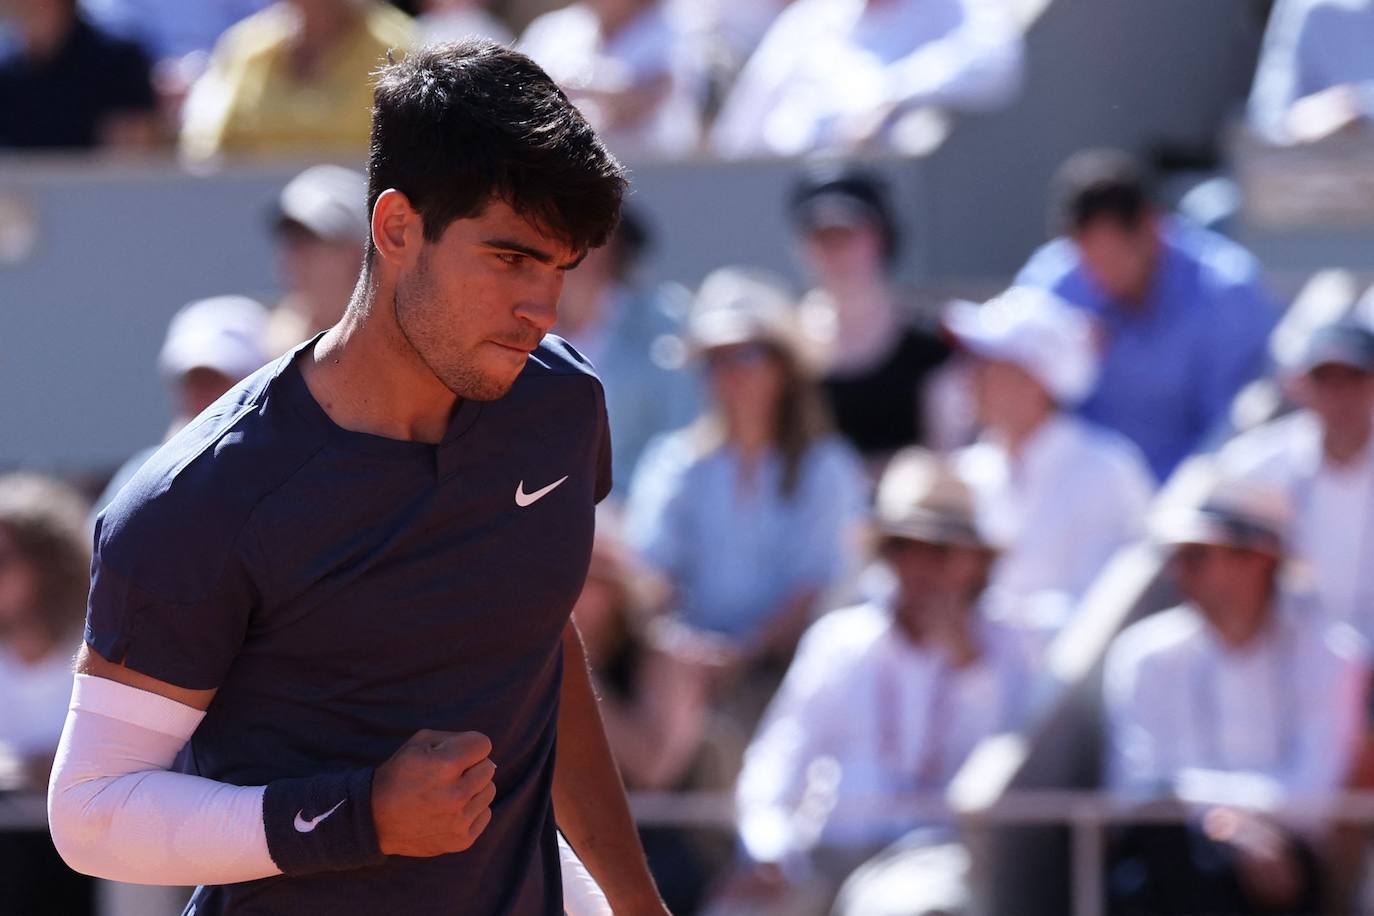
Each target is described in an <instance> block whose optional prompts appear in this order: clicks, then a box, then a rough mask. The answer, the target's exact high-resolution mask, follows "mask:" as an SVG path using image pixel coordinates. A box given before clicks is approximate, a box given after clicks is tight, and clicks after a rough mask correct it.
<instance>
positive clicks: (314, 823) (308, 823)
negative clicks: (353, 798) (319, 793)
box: [296, 798, 348, 833]
mask: <svg viewBox="0 0 1374 916" xmlns="http://www.w3.org/2000/svg"><path fill="white" fill-rule="evenodd" d="M346 801H348V799H346V798H345V799H342V800H341V801H340V802H339V805H342V804H343V803H344V802H346ZM339 805H335V806H334V807H332V808H330V809H329V810H328V811H326V812H325V813H324V814H321V815H320V816H319V817H312V818H311V819H310V820H306V819H305V818H304V817H302V816H301V815H303V814H305V810H304V809H302V810H300V811H297V812H296V832H297V833H309V832H310V831H312V830H314V829H315V828H316V827H318V826H319V825H320V821H322V820H324V819H325V818H327V817H329V815H331V814H333V813H334V812H335V811H338V810H339Z"/></svg>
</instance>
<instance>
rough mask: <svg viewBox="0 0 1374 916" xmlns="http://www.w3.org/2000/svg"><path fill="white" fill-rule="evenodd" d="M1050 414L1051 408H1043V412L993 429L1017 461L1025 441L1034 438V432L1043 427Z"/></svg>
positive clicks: (1022, 451) (1020, 456)
mask: <svg viewBox="0 0 1374 916" xmlns="http://www.w3.org/2000/svg"><path fill="white" fill-rule="evenodd" d="M1052 416H1054V411H1053V410H1045V411H1044V412H1043V413H1038V414H1036V415H1034V416H1031V417H1025V418H1023V419H1022V421H1021V422H1019V423H1009V424H1007V425H1005V426H1003V427H1001V428H999V429H997V430H995V432H996V434H997V437H998V438H999V439H1001V440H1002V445H1003V447H1004V448H1006V450H1007V452H1008V454H1010V455H1011V457H1012V460H1013V461H1019V460H1021V458H1023V457H1024V455H1025V451H1026V445H1027V443H1029V442H1030V441H1031V439H1033V438H1035V434H1036V433H1038V432H1040V430H1042V429H1043V428H1044V427H1045V424H1046V423H1048V422H1049V421H1050V418H1051V417H1052Z"/></svg>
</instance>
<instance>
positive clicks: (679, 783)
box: [573, 509, 723, 913]
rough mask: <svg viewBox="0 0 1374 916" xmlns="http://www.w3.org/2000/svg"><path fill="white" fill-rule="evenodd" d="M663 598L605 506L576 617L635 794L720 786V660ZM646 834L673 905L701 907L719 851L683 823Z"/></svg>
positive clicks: (652, 862) (615, 749) (610, 734)
mask: <svg viewBox="0 0 1374 916" xmlns="http://www.w3.org/2000/svg"><path fill="white" fill-rule="evenodd" d="M663 597H664V595H663V589H662V587H661V583H660V582H658V580H657V579H656V577H654V576H653V575H652V574H650V573H649V572H648V571H647V570H645V569H643V568H642V567H641V565H640V563H639V561H638V560H637V558H636V557H635V556H634V554H633V553H632V552H631V551H630V550H629V548H628V547H627V546H626V545H625V543H624V541H623V540H622V538H621V536H620V533H619V530H618V522H617V519H616V518H615V516H614V515H613V514H611V513H610V512H608V511H607V510H605V509H600V510H598V512H597V529H596V538H595V542H594V544H593V546H592V560H591V567H590V569H589V571H588V573H587V582H586V585H584V586H583V589H582V594H581V595H580V596H579V597H578V599H577V604H576V605H574V607H573V619H574V621H576V623H577V628H578V630H579V631H580V632H581V634H582V640H583V642H584V644H585V645H586V649H587V660H588V663H589V664H590V666H591V668H592V682H593V685H594V686H595V688H596V693H597V696H598V697H599V698H600V701H601V702H600V706H601V716H602V718H603V719H604V721H605V724H606V737H607V739H608V740H609V741H610V744H611V752H612V754H613V755H614V756H615V759H616V763H617V764H618V766H619V767H620V773H621V777H622V778H623V779H624V780H625V785H626V787H627V788H629V789H630V790H631V791H635V790H639V791H651V792H652V791H687V790H702V789H720V788H723V785H721V783H720V781H719V780H713V779H712V778H711V775H710V772H709V771H710V766H709V763H708V761H707V760H706V759H705V758H707V757H709V756H710V755H709V751H708V749H707V746H706V743H707V735H708V724H709V722H708V717H709V713H710V702H709V701H710V688H711V686H712V684H711V681H712V677H713V674H714V668H715V667H716V665H717V664H718V662H719V659H718V657H717V656H716V655H715V654H714V653H713V651H712V649H711V646H710V644H709V643H708V642H703V641H702V640H699V639H696V638H694V637H693V636H692V634H690V633H689V632H686V631H684V630H683V628H681V627H680V626H676V625H674V624H672V623H671V622H670V621H669V620H667V619H666V618H663V617H661V616H657V612H658V611H659V610H660V608H661V604H662V599H663ZM639 835H640V840H641V841H642V842H643V844H644V851H645V854H646V856H647V857H648V860H649V867H650V870H651V871H652V872H653V874H654V878H655V882H656V883H657V885H658V888H659V892H660V893H662V894H663V896H664V900H665V901H666V902H667V903H668V906H669V908H670V909H671V910H672V911H673V912H674V913H687V912H694V911H695V910H696V906H697V902H698V900H699V898H700V895H701V889H702V887H703V886H704V884H705V883H706V881H707V879H708V878H709V875H710V866H711V864H712V863H711V862H710V861H709V855H708V852H709V850H707V849H706V848H704V847H703V845H702V844H700V843H699V842H697V837H695V836H694V835H693V834H692V832H690V831H687V830H684V829H682V828H681V827H669V826H644V827H640V829H639Z"/></svg>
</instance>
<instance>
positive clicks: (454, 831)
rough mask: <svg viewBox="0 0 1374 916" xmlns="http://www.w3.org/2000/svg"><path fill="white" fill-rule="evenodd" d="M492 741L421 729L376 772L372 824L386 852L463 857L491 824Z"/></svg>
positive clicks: (472, 734) (473, 735)
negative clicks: (452, 853) (465, 851)
mask: <svg viewBox="0 0 1374 916" xmlns="http://www.w3.org/2000/svg"><path fill="white" fill-rule="evenodd" d="M489 754H491V741H490V740H489V739H488V738H487V736H486V735H482V734H478V733H477V732H441V731H433V730H430V729H422V730H421V731H418V732H416V733H415V734H414V735H412V736H411V738H410V740H409V741H407V742H406V743H405V744H403V745H401V747H400V748H399V749H398V750H397V751H396V753H394V754H392V755H391V759H390V760H388V761H387V762H386V763H384V764H382V765H381V766H380V767H378V768H377V773H376V775H375V776H374V777H373V780H372V819H373V821H374V822H375V823H376V825H377V841H378V843H379V844H380V845H381V849H382V852H384V853H386V854H387V855H394V856H414V857H417V858H425V857H429V856H438V855H443V854H444V853H446V852H462V851H463V850H465V849H467V848H468V847H469V846H471V845H472V844H473V843H474V842H475V841H476V840H477V837H479V836H481V834H482V831H483V830H485V829H486V827H487V824H489V823H491V803H492V800H493V799H495V798H496V786H495V785H494V784H493V783H492V781H491V780H492V776H493V775H495V773H496V764H494V763H492V762H491V760H490V759H489V758H488V755H489Z"/></svg>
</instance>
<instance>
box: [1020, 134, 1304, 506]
mask: <svg viewBox="0 0 1374 916" xmlns="http://www.w3.org/2000/svg"><path fill="white" fill-rule="evenodd" d="M1056 185H1057V187H1058V203H1057V210H1056V217H1055V218H1056V221H1057V223H1058V225H1059V226H1060V228H1061V229H1062V231H1063V232H1064V233H1065V234H1064V236H1063V237H1061V238H1058V239H1055V240H1054V241H1052V242H1050V243H1049V244H1047V245H1045V246H1044V247H1042V248H1041V249H1040V250H1039V251H1037V252H1036V253H1035V254H1034V255H1033V256H1032V257H1031V259H1030V261H1029V262H1028V263H1027V264H1026V266H1025V267H1024V268H1022V270H1021V273H1020V274H1019V275H1018V277H1017V278H1016V284H1017V285H1018V286H1036V287H1040V288H1042V289H1048V290H1051V291H1053V292H1054V293H1056V294H1057V295H1058V296H1059V297H1060V298H1062V299H1064V300H1066V301H1067V302H1069V304H1071V305H1074V306H1077V307H1078V308H1081V309H1083V310H1084V311H1085V312H1087V313H1088V314H1089V315H1091V316H1092V317H1093V318H1095V319H1096V320H1097V325H1098V334H1099V336H1100V339H1101V346H1102V348H1103V350H1104V353H1103V357H1102V371H1101V374H1100V375H1099V377H1098V385H1097V388H1096V390H1095V391H1094V392H1093V393H1092V394H1091V395H1089V396H1088V399H1087V400H1086V401H1084V403H1083V404H1082V406H1081V407H1080V412H1081V413H1082V415H1083V416H1084V417H1086V418H1087V419H1089V420H1092V421H1094V422H1096V423H1100V424H1102V425H1103V426H1107V427H1109V428H1111V429H1115V430H1117V431H1118V432H1120V433H1123V434H1124V435H1125V436H1126V437H1127V438H1129V439H1130V440H1132V441H1133V442H1135V444H1136V445H1137V446H1139V447H1140V450H1141V451H1142V452H1144V453H1145V457H1146V459H1147V460H1148V461H1149V462H1150V467H1151V468H1152V469H1153V470H1154V473H1155V476H1156V477H1157V478H1159V479H1161V480H1162V479H1164V478H1165V477H1167V476H1168V475H1169V472H1170V471H1172V470H1173V469H1174V467H1175V466H1177V465H1178V463H1179V462H1180V461H1182V460H1183V459H1184V458H1185V457H1187V456H1188V455H1189V454H1191V453H1192V452H1194V451H1195V450H1197V449H1198V448H1199V447H1201V446H1203V445H1204V444H1205V443H1206V440H1207V437H1208V436H1209V435H1210V434H1213V433H1215V432H1216V431H1217V429H1218V427H1219V426H1221V425H1222V424H1223V422H1224V421H1225V419H1226V417H1227V414H1228V411H1229V409H1230V406H1231V400H1232V398H1233V397H1234V396H1235V394H1236V393H1237V392H1238V391H1239V390H1240V389H1241V387H1242V386H1244V384H1245V383H1246V382H1248V381H1249V380H1250V379H1252V378H1253V377H1255V376H1256V375H1258V374H1259V372H1260V371H1261V370H1262V369H1263V367H1264V358H1265V345H1266V341H1267V339H1268V336H1269V332H1270V330H1271V329H1272V328H1273V326H1274V324H1275V322H1276V320H1277V318H1278V310H1277V308H1276V306H1275V304H1274V303H1273V302H1272V301H1271V300H1270V299H1269V297H1268V296H1267V295H1266V294H1265V292H1264V291H1263V289H1262V288H1261V285H1260V276H1259V265H1258V264H1257V263H1256V262H1255V259H1254V257H1252V256H1251V255H1250V253H1249V252H1247V251H1245V250H1244V249H1243V248H1241V247H1239V246H1238V245H1236V244H1235V243H1233V242H1231V241H1229V240H1227V239H1225V238H1222V237H1221V236H1219V235H1215V234H1213V233H1211V232H1208V231H1206V230H1204V229H1201V228H1198V227H1197V226H1194V225H1192V224H1190V223H1188V222H1186V221H1184V220H1182V219H1179V218H1170V217H1167V216H1165V215H1163V214H1161V213H1160V212H1159V211H1158V210H1156V208H1155V207H1154V205H1153V204H1152V203H1151V202H1150V200H1149V197H1148V194H1147V190H1146V186H1145V180H1144V178H1143V177H1142V174H1141V171H1140V168H1139V167H1138V165H1137V164H1136V163H1135V162H1134V161H1133V160H1132V159H1131V158H1130V157H1129V156H1127V155H1126V154H1125V153H1120V152H1116V151H1112V150H1087V151H1084V152H1080V153H1077V154H1075V155H1074V156H1072V157H1070V159H1069V160H1068V162H1066V163H1065V164H1064V166H1063V167H1062V168H1061V169H1060V172H1059V175H1058V177H1057V179H1056Z"/></svg>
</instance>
